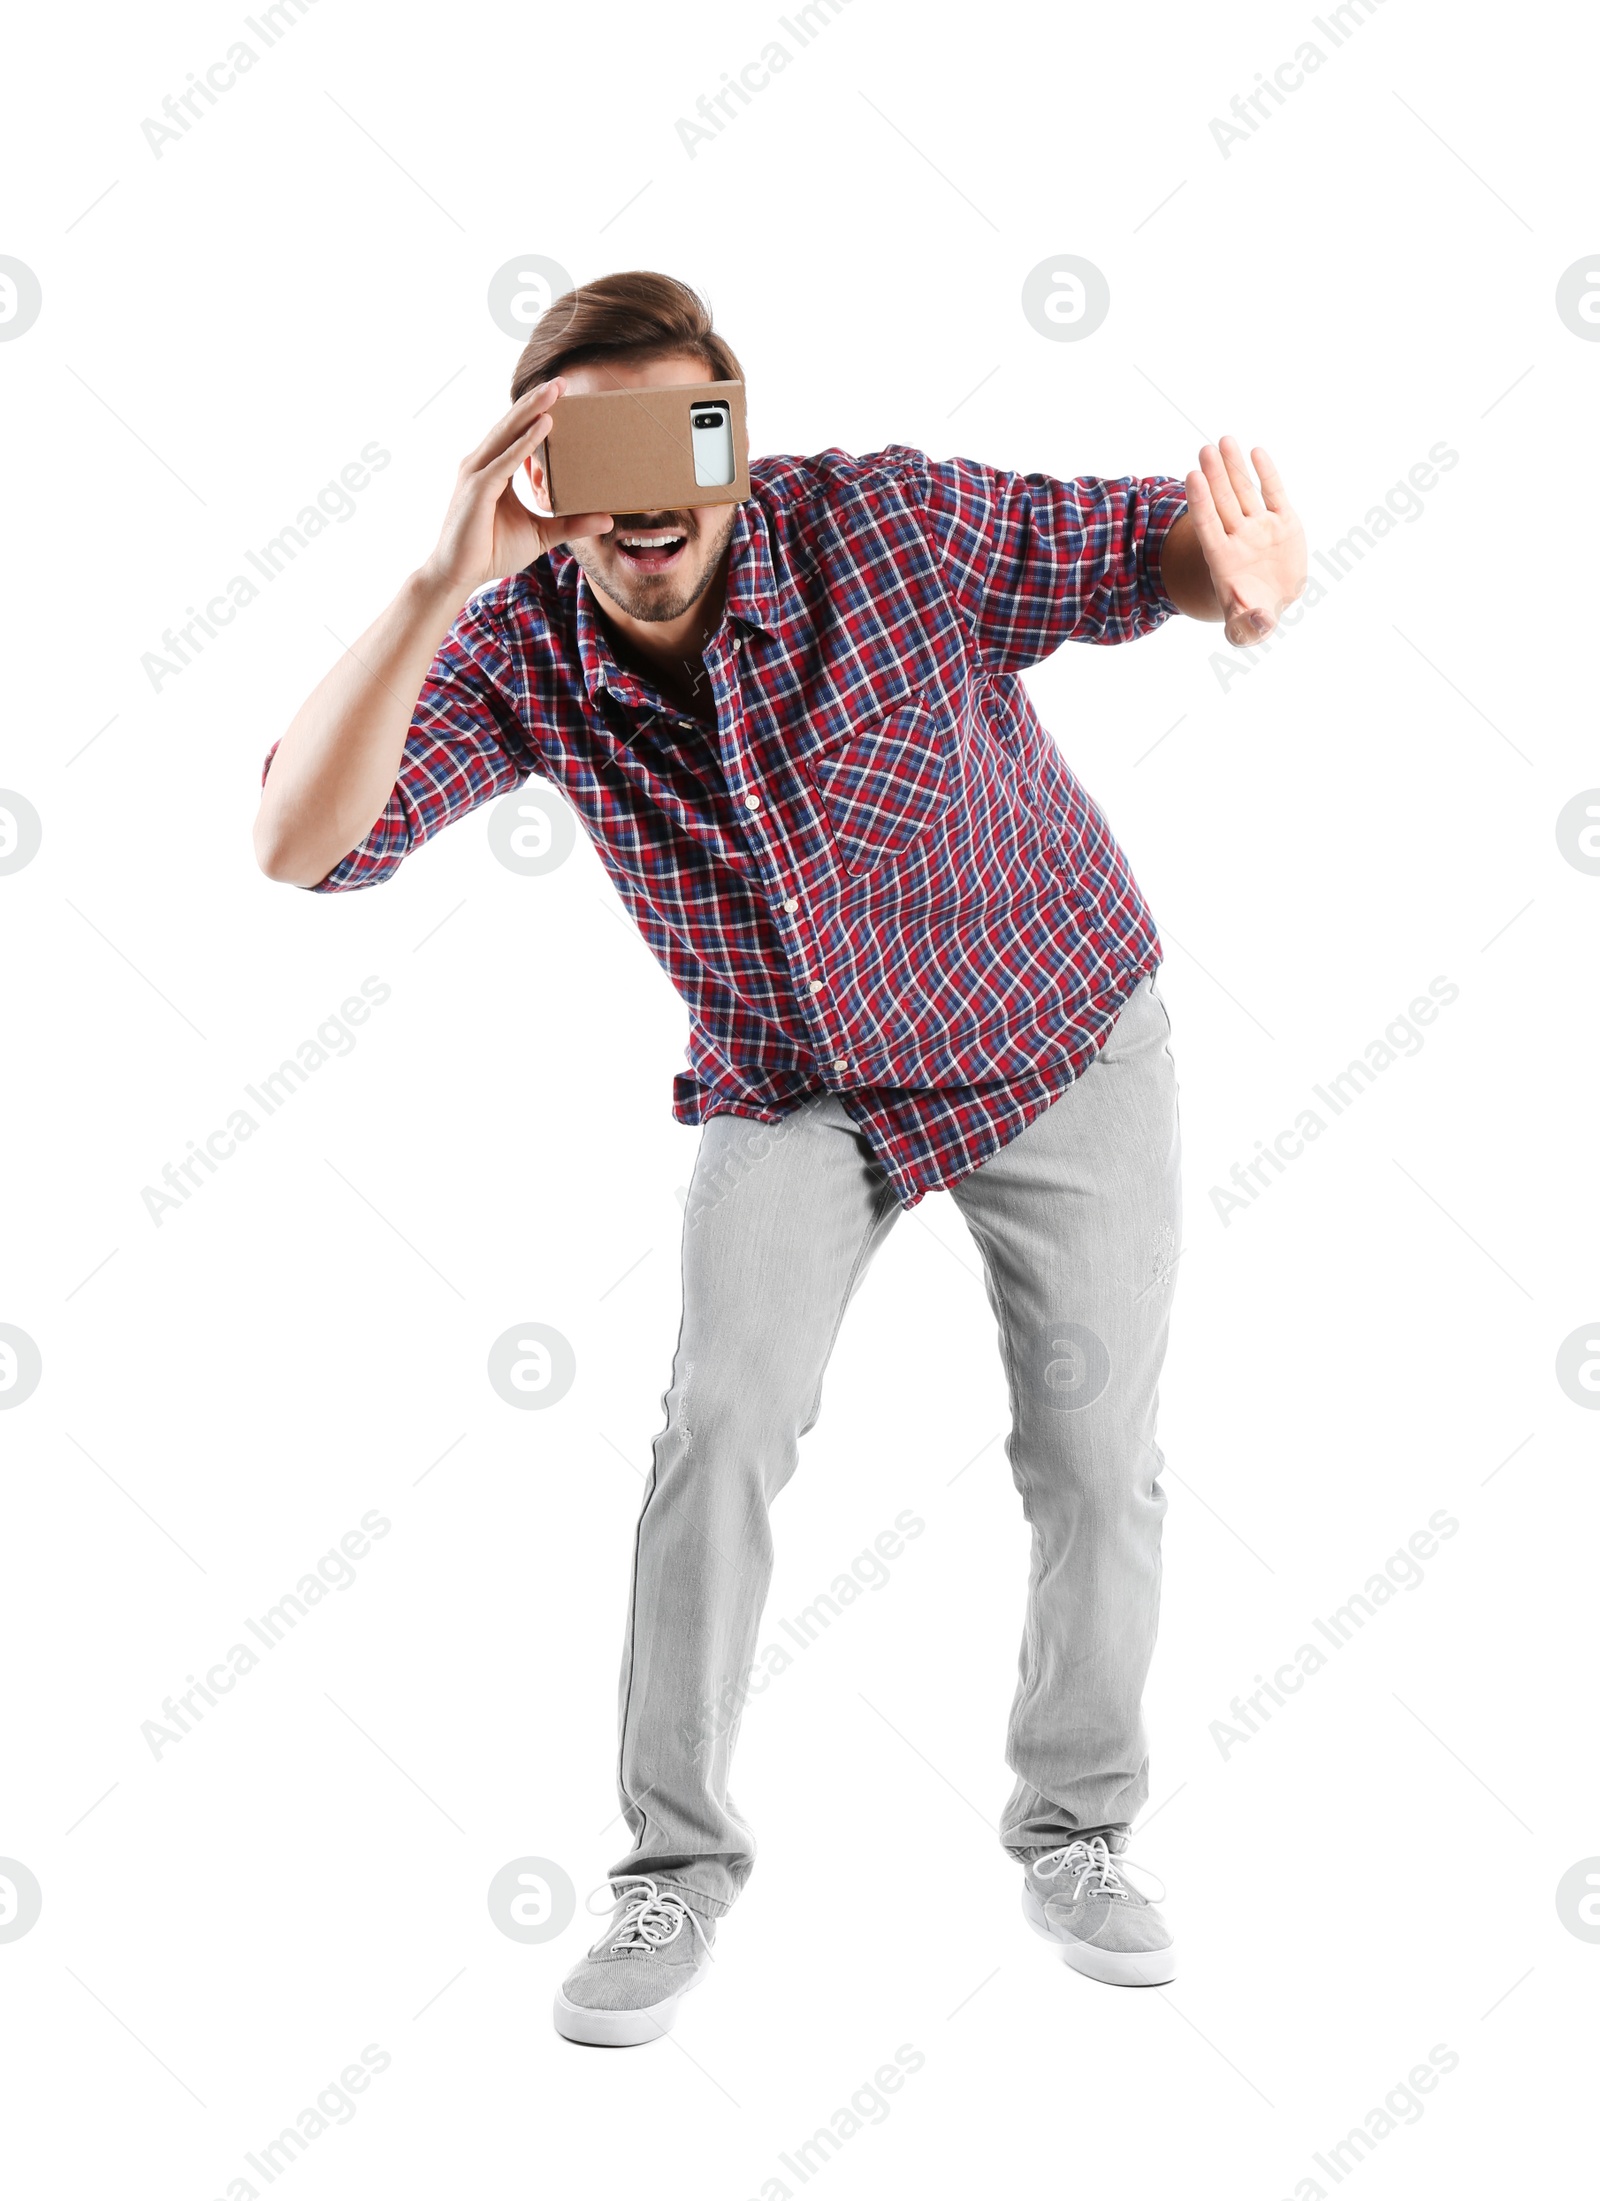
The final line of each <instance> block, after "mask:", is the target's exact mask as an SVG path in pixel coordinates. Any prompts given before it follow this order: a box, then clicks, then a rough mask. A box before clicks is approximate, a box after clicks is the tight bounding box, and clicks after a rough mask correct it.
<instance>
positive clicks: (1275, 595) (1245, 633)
mask: <svg viewBox="0 0 1600 2201" xmlns="http://www.w3.org/2000/svg"><path fill="white" fill-rule="evenodd" d="M1250 459H1251V462H1252V463H1253V464H1254V466H1255V469H1256V476H1258V477H1259V486H1258V483H1257V479H1256V477H1254V476H1252V474H1251V472H1250V466H1249V465H1248V464H1247V463H1246V461H1245V455H1244V452H1243V450H1242V448H1241V447H1240V444H1239V440H1238V438H1237V437H1236V436H1224V437H1223V438H1222V441H1221V443H1220V444H1210V443H1208V444H1207V445H1206V446H1205V448H1204V449H1203V450H1202V451H1201V453H1200V464H1199V467H1198V468H1196V469H1195V471H1193V472H1192V473H1190V474H1189V475H1187V476H1186V477H1185V480H1184V488H1185V490H1186V491H1187V492H1188V497H1189V513H1190V517H1191V519H1192V521H1193V523H1194V531H1195V535H1196V538H1197V539H1198V541H1199V544H1200V548H1201V550H1202V552H1203V553H1204V556H1205V561H1206V570H1207V572H1208V573H1209V574H1210V576H1211V586H1212V588H1213V590H1214V591H1215V593H1216V599H1217V602H1218V604H1219V606H1220V607H1221V610H1222V618H1223V632H1224V633H1225V634H1226V635H1227V637H1228V640H1229V641H1230V642H1234V643H1237V644H1239V645H1240V646H1241V647H1243V646H1245V645H1247V644H1249V643H1251V642H1260V641H1262V640H1264V639H1265V637H1266V636H1267V635H1269V634H1270V633H1271V632H1272V630H1273V628H1274V627H1275V626H1276V625H1277V623H1278V615H1279V614H1280V612H1281V611H1282V610H1283V608H1284V606H1285V604H1292V603H1293V602H1294V600H1295V598H1296V597H1297V596H1298V595H1299V594H1300V592H1301V590H1302V589H1303V588H1304V587H1305V585H1306V537H1305V529H1304V528H1303V527H1302V526H1301V525H1300V522H1299V520H1298V518H1297V517H1296V515H1295V512H1294V508H1293V507H1292V506H1291V504H1290V503H1289V500H1288V498H1287V497H1286V496H1285V495H1284V493H1283V481H1282V478H1281V476H1280V475H1279V473H1278V469H1277V468H1276V467H1275V466H1274V465H1273V463H1272V460H1271V458H1270V457H1269V456H1268V454H1267V453H1266V452H1265V451H1263V450H1262V449H1261V448H1260V447H1259V446H1258V447H1257V448H1256V449H1255V450H1253V451H1252V452H1251V454H1250Z"/></svg>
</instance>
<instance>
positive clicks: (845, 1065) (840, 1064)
mask: <svg viewBox="0 0 1600 2201" xmlns="http://www.w3.org/2000/svg"><path fill="white" fill-rule="evenodd" d="M833 1067H834V1068H835V1069H836V1070H848V1069H849V1067H850V1064H849V1062H848V1061H847V1060H846V1059H845V1057H844V1056H843V1055H841V1056H839V1057H838V1059H837V1060H836V1061H835V1063H834V1065H833Z"/></svg>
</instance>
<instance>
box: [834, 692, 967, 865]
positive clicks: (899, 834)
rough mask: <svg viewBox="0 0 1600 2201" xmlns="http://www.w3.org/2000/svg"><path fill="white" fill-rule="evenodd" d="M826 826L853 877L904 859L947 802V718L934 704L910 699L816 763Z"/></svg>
mask: <svg viewBox="0 0 1600 2201" xmlns="http://www.w3.org/2000/svg"><path fill="white" fill-rule="evenodd" d="M809 770H810V774H811V779H812V782H813V784H814V786H815V787H816V790H817V793H818V794H819V796H820V797H821V799H822V806H823V809H824V810H825V811H826V813H827V818H828V824H829V826H830V828H831V829H832V832H833V837H834V840H835V841H836V842H837V843H838V847H839V851H840V854H841V855H842V857H843V858H844V864H845V869H846V870H847V871H849V872H851V873H852V874H853V875H854V876H856V877H861V876H862V875H863V874H865V873H867V872H870V871H875V870H876V869H877V868H878V866H879V865H880V864H884V863H888V862H890V861H891V860H892V859H893V858H895V857H897V856H901V855H903V854H904V853H905V851H906V850H907V849H908V848H910V847H911V846H912V844H913V843H914V842H916V841H918V840H920V839H921V837H922V835H923V834H924V833H925V832H926V831H927V830H928V828H929V826H931V825H932V823H933V822H934V820H935V819H936V818H937V817H938V815H939V813H940V812H941V811H942V810H943V809H944V808H945V805H946V804H947V803H948V802H949V800H950V795H951V782H952V779H953V777H954V764H953V757H952V743H951V728H950V723H949V719H948V717H947V716H946V714H945V713H944V712H943V711H942V710H941V708H940V707H939V706H938V704H937V702H936V701H932V700H924V698H923V697H921V696H912V697H909V698H908V699H907V700H906V701H905V702H903V703H899V704H897V705H896V706H895V707H894V709H893V710H890V711H887V712H885V713H884V714H883V715H882V716H880V717H877V718H874V719H871V720H869V721H868V723H867V724H866V725H864V726H858V727H856V728H854V729H853V730H852V732H850V733H849V734H848V735H846V736H845V738H844V739H843V740H842V741H837V742H834V743H832V744H830V746H829V747H827V748H825V749H823V750H821V751H819V753H818V754H817V755H816V756H814V757H813V758H812V759H811V762H810V766H809Z"/></svg>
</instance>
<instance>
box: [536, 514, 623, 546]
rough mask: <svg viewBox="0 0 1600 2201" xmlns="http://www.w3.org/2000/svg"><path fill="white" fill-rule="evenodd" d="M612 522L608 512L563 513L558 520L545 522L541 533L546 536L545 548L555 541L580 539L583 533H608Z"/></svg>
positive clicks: (563, 541)
mask: <svg viewBox="0 0 1600 2201" xmlns="http://www.w3.org/2000/svg"><path fill="white" fill-rule="evenodd" d="M612 524H613V523H612V518H611V514H610V513H609V512H569V513H564V514H563V515H562V517H561V518H560V519H559V520H549V521H547V522H546V523H545V526H544V529H543V533H544V534H545V535H546V537H547V538H548V540H547V542H546V544H545V548H546V549H547V550H548V549H549V548H550V547H551V546H552V545H553V544H555V543H566V542H571V541H572V540H573V539H574V537H576V538H577V539H578V540H579V541H581V540H582V539H583V537H584V536H585V535H605V534H608V533H609V532H610V530H611V527H612Z"/></svg>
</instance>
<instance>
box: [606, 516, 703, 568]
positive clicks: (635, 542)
mask: <svg viewBox="0 0 1600 2201" xmlns="http://www.w3.org/2000/svg"><path fill="white" fill-rule="evenodd" d="M611 540H612V543H613V544H614V545H615V547H616V552H617V556H618V557H619V558H620V559H621V560H622V562H623V564H624V565H625V566H626V567H627V568H628V569H629V571H630V572H633V573H665V572H667V571H668V570H669V569H670V568H671V567H672V566H673V565H674V564H676V562H677V560H678V559H679V558H680V557H681V556H682V554H683V551H684V549H685V547H686V545H687V544H688V540H689V538H688V536H687V535H686V534H685V533H684V532H683V530H682V529H681V528H670V527H649V528H638V527H622V528H618V529H617V531H616V533H615V534H614V535H613V536H612V537H611Z"/></svg>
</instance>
